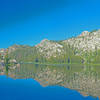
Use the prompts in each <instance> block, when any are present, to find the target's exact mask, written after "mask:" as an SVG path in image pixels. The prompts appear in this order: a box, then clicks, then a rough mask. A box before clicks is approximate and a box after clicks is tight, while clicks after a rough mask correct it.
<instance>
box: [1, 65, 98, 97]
mask: <svg viewBox="0 0 100 100" xmlns="http://www.w3.org/2000/svg"><path fill="white" fill-rule="evenodd" d="M99 67H100V66H82V65H75V66H74V65H70V66H69V65H59V66H52V65H49V66H47V65H33V64H21V65H20V67H16V68H15V69H13V68H12V69H9V70H8V72H7V71H6V70H3V68H1V69H0V75H2V73H3V74H6V75H7V76H9V77H12V78H14V79H27V78H33V79H35V80H37V81H38V82H39V83H40V84H41V85H42V86H54V85H59V86H63V87H65V88H70V89H74V90H77V91H78V92H80V93H81V94H82V95H83V96H93V97H99V96H100V71H99V70H98V69H99Z"/></svg>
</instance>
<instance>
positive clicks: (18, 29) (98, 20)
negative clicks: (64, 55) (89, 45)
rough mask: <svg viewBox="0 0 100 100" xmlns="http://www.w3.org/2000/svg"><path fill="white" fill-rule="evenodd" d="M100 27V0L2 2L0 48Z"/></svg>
mask: <svg viewBox="0 0 100 100" xmlns="http://www.w3.org/2000/svg"><path fill="white" fill-rule="evenodd" d="M99 28H100V0H0V48H6V47H8V46H10V45H13V44H27V45H35V44H37V43H39V42H40V41H41V40H43V39H45V38H47V39H49V40H63V39H66V38H69V37H72V36H76V35H78V34H80V33H81V32H82V31H85V30H88V31H91V30H94V29H99Z"/></svg>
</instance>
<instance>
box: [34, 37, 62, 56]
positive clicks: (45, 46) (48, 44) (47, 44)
mask: <svg viewBox="0 0 100 100" xmlns="http://www.w3.org/2000/svg"><path fill="white" fill-rule="evenodd" d="M35 47H36V48H37V50H38V51H39V53H40V54H42V55H44V56H45V57H47V58H50V57H51V56H53V57H56V56H57V54H58V55H61V54H62V53H63V46H62V45H60V44H59V43H57V42H54V41H50V40H47V39H44V40H42V41H41V42H40V44H38V45H36V46H35Z"/></svg>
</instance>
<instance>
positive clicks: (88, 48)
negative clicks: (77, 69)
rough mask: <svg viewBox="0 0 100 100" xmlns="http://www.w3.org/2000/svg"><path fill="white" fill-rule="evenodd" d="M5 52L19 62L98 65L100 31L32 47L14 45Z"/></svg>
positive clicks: (47, 41)
mask: <svg viewBox="0 0 100 100" xmlns="http://www.w3.org/2000/svg"><path fill="white" fill-rule="evenodd" d="M1 51H2V50H0V53H1V55H2V52H1ZM6 51H8V54H9V57H10V58H11V59H16V60H17V61H19V62H29V61H30V62H41V63H45V62H48V63H51V62H52V63H95V62H96V63H99V62H100V61H99V58H100V30H95V31H92V32H88V31H84V32H82V33H81V34H80V35H79V36H77V37H72V38H70V39H67V40H63V41H52V40H48V39H44V40H42V41H41V42H40V43H39V44H37V45H35V46H34V47H32V46H25V45H14V46H11V47H9V48H8V49H6V50H4V52H6ZM3 54H4V53H3Z"/></svg>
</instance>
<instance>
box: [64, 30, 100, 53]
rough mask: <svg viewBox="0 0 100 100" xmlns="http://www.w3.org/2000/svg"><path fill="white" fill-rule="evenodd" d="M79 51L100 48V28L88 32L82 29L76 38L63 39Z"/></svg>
mask: <svg viewBox="0 0 100 100" xmlns="http://www.w3.org/2000/svg"><path fill="white" fill-rule="evenodd" d="M63 42H64V43H67V44H69V45H71V46H72V47H74V48H76V49H78V50H80V51H81V52H89V51H95V50H96V49H100V30H97V31H93V32H88V31H84V32H82V33H81V34H80V35H79V36H77V37H76V38H71V39H68V40H65V41H63Z"/></svg>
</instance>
